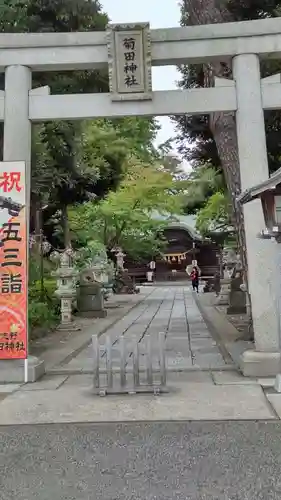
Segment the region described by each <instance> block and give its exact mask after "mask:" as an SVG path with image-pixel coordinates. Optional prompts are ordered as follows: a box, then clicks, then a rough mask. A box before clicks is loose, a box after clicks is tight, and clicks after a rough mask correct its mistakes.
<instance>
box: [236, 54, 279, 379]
mask: <svg viewBox="0 0 281 500" xmlns="http://www.w3.org/2000/svg"><path fill="white" fill-rule="evenodd" d="M233 75H234V79H235V81H236V92H237V106H238V109H237V113H236V125H237V140H238V149H239V163H240V175H241V189H242V191H244V190H245V189H248V188H250V187H252V186H253V185H255V184H257V183H259V182H262V181H264V180H266V179H268V176H269V172H268V161H267V148H266V136H265V126H264V114H263V107H262V93H261V75H260V63H259V58H258V56H257V55H255V54H241V55H238V56H235V57H234V59H233ZM244 216H245V230H246V244H247V255H248V269H249V292H250V295H251V304H252V313H253V326H254V335H255V350H254V351H246V352H245V353H244V354H243V356H242V364H241V368H242V370H243V373H244V374H245V375H257V376H259V375H261V376H266V375H273V374H274V373H277V370H278V359H279V354H278V320H277V313H276V291H275V290H276V285H275V275H276V256H275V253H276V245H272V242H270V241H264V240H259V239H257V235H258V234H259V233H260V231H261V230H263V229H264V217H263V213H262V208H261V204H260V201H259V200H256V201H252V202H251V203H248V204H247V205H245V207H244Z"/></svg>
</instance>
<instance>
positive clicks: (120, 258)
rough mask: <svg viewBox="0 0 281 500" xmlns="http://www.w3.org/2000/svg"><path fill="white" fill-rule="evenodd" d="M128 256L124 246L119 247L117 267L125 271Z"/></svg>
mask: <svg viewBox="0 0 281 500" xmlns="http://www.w3.org/2000/svg"><path fill="white" fill-rule="evenodd" d="M125 257H126V254H125V253H123V251H122V248H118V249H117V251H116V264H117V269H120V271H124V258H125Z"/></svg>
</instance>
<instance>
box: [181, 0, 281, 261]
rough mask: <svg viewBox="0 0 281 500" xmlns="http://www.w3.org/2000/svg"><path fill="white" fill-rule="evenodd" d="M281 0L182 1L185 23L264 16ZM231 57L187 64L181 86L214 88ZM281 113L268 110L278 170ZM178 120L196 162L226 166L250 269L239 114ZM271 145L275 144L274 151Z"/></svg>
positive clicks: (268, 68)
mask: <svg viewBox="0 0 281 500" xmlns="http://www.w3.org/2000/svg"><path fill="white" fill-rule="evenodd" d="M280 4H281V2H280V1H274V0H265V1H264V2H261V1H260V0H253V1H250V0H237V1H234V0H222V1H221V2H217V1H216V0H182V1H181V13H182V16H181V23H182V25H183V26H188V25H198V24H199V25H200V24H208V23H212V24H213V23H222V22H230V21H235V20H239V21H240V20H245V19H260V18H262V17H270V16H276V15H278V9H280ZM262 69H263V75H264V76H266V75H267V74H268V72H269V74H272V73H273V72H274V71H275V70H276V63H267V64H266V65H265V66H264V67H263V68H262ZM231 74H232V68H231V61H229V62H225V61H223V62H220V61H216V62H213V63H211V64H208V65H198V66H194V65H189V66H183V67H181V75H182V79H181V81H180V87H181V88H194V87H209V86H212V85H213V83H214V77H230V76H231ZM280 117H281V113H280V112H278V113H276V112H269V113H268V114H266V129H267V140H268V146H269V162H270V169H271V170H274V169H275V168H276V165H277V164H278V161H279V157H280V148H279V144H280V146H281V143H280V139H279V138H278V146H277V147H276V142H275V145H274V146H273V144H274V139H273V138H274V137H275V139H276V135H277V134H276V130H280V126H281V118H280ZM176 121H177V124H178V130H179V135H178V141H179V149H180V151H181V153H182V154H183V155H184V156H185V157H186V159H187V160H188V161H190V162H191V163H192V164H193V165H194V166H195V167H196V166H200V165H202V164H203V165H206V164H207V163H210V164H211V165H212V166H213V167H216V168H218V169H220V170H221V169H222V170H223V173H224V177H225V181H226V185H227V188H228V191H229V193H230V195H231V206H232V212H233V218H234V220H235V221H236V227H237V234H238V240H239V249H240V253H241V257H242V260H243V264H244V268H245V269H247V262H246V245H245V233H244V220H243V212H242V209H241V207H239V205H238V204H237V202H236V198H237V195H238V194H239V192H240V174H239V162H238V151H237V139H236V129H235V119H234V115H233V113H213V114H211V115H210V116H201V117H189V116H182V117H179V118H178V119H176ZM270 148H272V149H271V150H270Z"/></svg>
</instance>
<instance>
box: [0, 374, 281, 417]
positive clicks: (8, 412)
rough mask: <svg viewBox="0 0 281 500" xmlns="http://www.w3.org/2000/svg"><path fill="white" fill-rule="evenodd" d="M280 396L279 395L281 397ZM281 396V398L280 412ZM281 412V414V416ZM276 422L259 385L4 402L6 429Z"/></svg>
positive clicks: (42, 394) (48, 394)
mask: <svg viewBox="0 0 281 500" xmlns="http://www.w3.org/2000/svg"><path fill="white" fill-rule="evenodd" d="M278 397H279V396H278ZM280 410H281V396H280V397H279V411H280ZM280 413H281V411H280ZM274 418H276V417H275V415H274V413H273V412H272V411H271V410H270V407H269V405H268V403H267V401H266V398H265V396H264V394H263V391H262V389H261V388H260V386H258V385H248V386H246V385H245V386H238V385H234V386H233V387H232V389H231V391H230V390H229V387H226V386H222V385H220V386H219V385H217V386H216V385H212V384H211V383H201V384H200V385H198V384H194V383H184V384H181V386H180V388H179V389H178V390H176V391H171V392H170V393H169V394H167V395H162V396H159V397H155V396H153V395H142V397H139V396H137V395H135V396H132V395H131V396H129V395H128V396H124V397H123V396H112V397H110V396H107V397H104V398H100V397H98V396H94V395H93V394H92V392H91V391H90V390H88V389H84V390H79V391H77V387H73V388H70V387H64V386H62V388H61V389H58V390H55V391H33V392H30V391H19V392H16V393H14V394H11V395H10V396H9V397H7V398H6V399H4V400H3V401H2V402H1V412H0V424H2V425H12V424H35V423H50V422H61V423H63V422H110V421H112V422H119V421H136V420H137V421H147V420H149V421H153V420H161V421H163V420H174V421H175V420H178V421H181V420H236V419H238V420H239V419H242V420H247V419H250V420H259V419H261V420H270V419H274Z"/></svg>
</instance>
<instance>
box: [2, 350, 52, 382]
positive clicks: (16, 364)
mask: <svg viewBox="0 0 281 500" xmlns="http://www.w3.org/2000/svg"><path fill="white" fill-rule="evenodd" d="M24 363H25V361H24V360H23V359H21V360H2V361H1V363H0V384H7V383H10V384H11V383H12V384H22V383H24V381H25V380H24ZM44 374H45V363H44V361H43V360H39V359H38V358H36V357H35V356H28V382H36V380H38V379H40V378H41V377H43V375H44Z"/></svg>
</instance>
